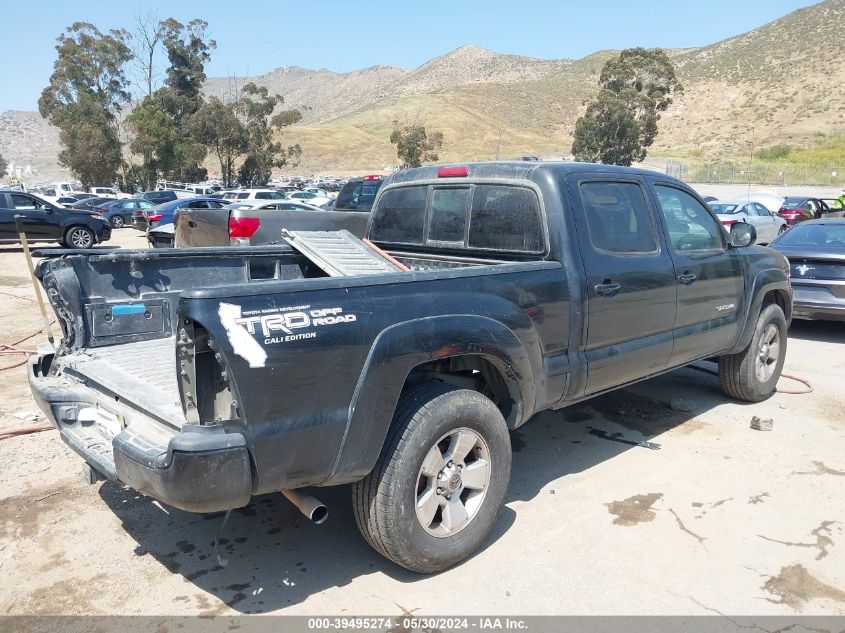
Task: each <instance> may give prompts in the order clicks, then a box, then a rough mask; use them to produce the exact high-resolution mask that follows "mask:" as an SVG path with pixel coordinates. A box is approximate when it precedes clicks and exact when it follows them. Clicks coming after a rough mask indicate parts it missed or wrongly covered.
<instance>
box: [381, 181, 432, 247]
mask: <svg viewBox="0 0 845 633" xmlns="http://www.w3.org/2000/svg"><path fill="white" fill-rule="evenodd" d="M427 193H428V188H427V187H401V188H399V189H391V190H390V191H387V192H385V194H384V195H383V196H382V198H381V203H380V205H379V209H378V217H377V218H375V219H374V222H373V227H372V230H371V232H370V238H371V239H372V240H374V241H377V242H390V243H393V244H422V243H423V230H424V228H425V200H426V194H427Z"/></svg>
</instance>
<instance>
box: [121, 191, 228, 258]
mask: <svg viewBox="0 0 845 633" xmlns="http://www.w3.org/2000/svg"><path fill="white" fill-rule="evenodd" d="M223 203H224V201H223V200H220V199H218V198H184V199H183V198H180V199H178V200H172V201H170V202H165V203H163V204H160V205H157V206H155V207H153V208H151V209H141V212H142V213H143V214H144V221H145V223H146V233H147V242H149V244H150V246H151V247H152V248H172V247H173V244H174V236H173V232H174V226H173V214H174V213H175V212H176V211H177V210H178V209H222V208H223ZM134 217H135V216H134V213H133V226H134V227H135V228H140V222H139V223H138V224H137V225H136V224H135V222H134Z"/></svg>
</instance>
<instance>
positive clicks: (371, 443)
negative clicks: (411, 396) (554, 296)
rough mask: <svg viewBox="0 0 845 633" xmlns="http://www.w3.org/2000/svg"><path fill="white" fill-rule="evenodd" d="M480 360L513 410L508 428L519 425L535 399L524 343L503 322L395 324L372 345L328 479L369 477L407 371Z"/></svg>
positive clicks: (463, 318) (454, 318)
mask: <svg viewBox="0 0 845 633" xmlns="http://www.w3.org/2000/svg"><path fill="white" fill-rule="evenodd" d="M467 355H473V356H481V357H483V358H485V359H486V360H488V361H490V362H491V363H492V364H493V365H494V366H495V367H496V368H497V369H498V370H499V371H500V373H501V374H502V377H503V378H504V380H505V382H506V384H507V386H508V390H509V392H510V396H511V400H512V401H513V410H512V414H511V416H509V417H510V418H511V419H509V421H508V423H509V426H512V427H513V426H518V425H519V423H520V422H522V421H523V417H524V416H525V415H526V412H527V414H528V415H530V413H531V412H532V411H533V408H534V405H535V400H536V389H535V382H534V375H533V371H532V369H531V358H530V355H529V354H528V351H527V350H526V348H525V346H524V345H523V343H522V342H521V341H520V339H519V338H518V337H517V336H516V334H514V332H513V331H512V330H511V329H510V328H508V327H507V326H506V325H504V324H503V323H501V322H499V321H496V320H494V319H491V318H488V317H482V316H478V315H469V314H467V315H448V316H437V317H425V318H421V319H413V320H410V321H404V322H402V323H397V324H395V325H392V326H391V327H389V328H387V329H385V330H383V331H382V332H381V333H380V334H379V335H378V336H377V337H376V339H375V341H374V342H373V345H372V347H371V348H370V352H369V354H368V355H367V359H366V361H365V362H364V367H363V369H362V372H361V376H360V378H359V380H358V384H357V385H356V387H355V392H354V394H353V396H352V400H351V402H350V405H349V411H348V421H347V425H346V430H345V432H344V437H343V441H342V443H341V448H340V451H339V452H338V456H337V459H336V461H335V464H334V467H333V468H332V473H331V475H330V476H329V480H330V481H331V483H332V484H335V483H344V482H349V481H355V480H357V479H360V478H361V477H364V476H365V475H366V474H367V473H369V472H370V471H371V470H372V469H373V466H375V463H376V460H377V459H378V456H379V454H380V453H381V449H382V446H383V444H384V441H385V438H386V437H387V431H388V429H389V428H390V423H391V421H392V419H393V414H394V411H395V409H396V404H397V402H398V401H399V396H400V394H401V392H402V387H403V386H404V384H405V381H406V380H407V378H408V375H409V374H410V373H411V371H412V370H413V369H414V368H415V367H418V366H419V365H422V364H423V363H427V362H429V361H432V360H438V359H446V358H451V357H455V356H467Z"/></svg>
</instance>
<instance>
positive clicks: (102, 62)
mask: <svg viewBox="0 0 845 633" xmlns="http://www.w3.org/2000/svg"><path fill="white" fill-rule="evenodd" d="M128 37H129V34H128V33H127V32H126V31H123V30H112V31H109V32H108V33H102V32H101V31H100V30H99V29H98V28H97V27H95V26H94V25H93V24H89V23H87V22H75V23H74V24H72V25H71V26H70V27H68V29H67V32H66V34H62V35H60V36H59V37H58V38H57V41H58V45H57V46H56V51H57V53H58V57H57V59H56V62H55V64H54V65H53V74H52V75H51V76H50V84H49V85H48V86H47V87H46V88H44V90H43V91H42V93H41V97H40V98H39V100H38V109H39V111H40V112H41V116H43V117H44V118H46V119H47V120H48V121H50V123H52V124H53V125H55V126H56V127H58V128H59V130H60V133H59V138H60V140H61V143H62V151H61V152H60V153H59V162H60V163H61V164H63V165H65V166H66V167H68V168H69V169H70V170H71V172H72V173H73V174H74V176H76V177H77V178H78V179H79V180H80V181H81V182H82V184H83V185H84V186H86V187H90V186H92V185H96V184H106V183H109V184H110V183H112V182H114V181H115V179H116V177H117V174H118V171H119V169H120V166H121V161H122V156H121V147H120V139H119V135H118V131H117V114H118V113H119V112H120V109H121V107H122V106H123V104H125V103H126V102H127V101H129V89H128V88H129V86H128V80H127V78H126V75H125V72H124V67H125V64H126V62H127V61H129V60H130V59H131V52H130V50H129V48H128V47H127V45H126V40H127V39H128Z"/></svg>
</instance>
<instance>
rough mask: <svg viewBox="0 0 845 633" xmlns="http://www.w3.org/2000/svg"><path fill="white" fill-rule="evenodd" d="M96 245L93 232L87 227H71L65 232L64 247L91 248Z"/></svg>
mask: <svg viewBox="0 0 845 633" xmlns="http://www.w3.org/2000/svg"><path fill="white" fill-rule="evenodd" d="M96 243H97V237H96V236H95V235H94V231H92V230H91V229H89V228H88V227H87V226H72V227H70V228H69V229H68V230H67V231H65V238H64V245H65V246H67V247H68V248H91V247H92V246H94V244H96Z"/></svg>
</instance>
